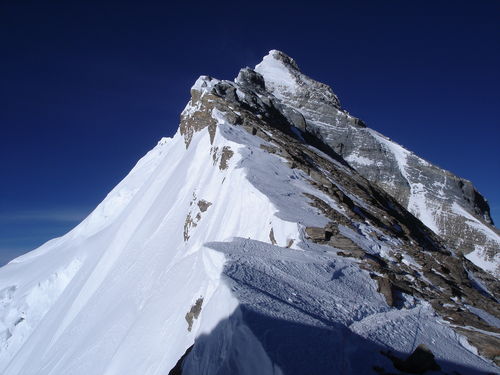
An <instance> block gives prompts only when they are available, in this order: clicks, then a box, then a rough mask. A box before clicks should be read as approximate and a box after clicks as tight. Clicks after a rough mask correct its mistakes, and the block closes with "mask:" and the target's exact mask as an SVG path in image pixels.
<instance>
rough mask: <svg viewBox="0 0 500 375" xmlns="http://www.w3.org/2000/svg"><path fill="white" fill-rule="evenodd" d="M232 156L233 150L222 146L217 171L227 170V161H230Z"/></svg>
mask: <svg viewBox="0 0 500 375" xmlns="http://www.w3.org/2000/svg"><path fill="white" fill-rule="evenodd" d="M233 155H234V152H233V150H231V148H230V147H229V146H224V147H223V148H222V155H221V158H220V164H219V169H220V170H221V171H223V170H225V169H227V167H228V164H227V163H228V161H229V159H231V158H232V157H233Z"/></svg>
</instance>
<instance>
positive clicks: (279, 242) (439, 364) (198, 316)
mask: <svg viewBox="0 0 500 375" xmlns="http://www.w3.org/2000/svg"><path fill="white" fill-rule="evenodd" d="M191 95H192V97H191V100H190V102H189V103H188V105H187V106H186V108H185V109H184V111H183V112H182V114H181V123H180V127H179V130H178V132H177V133H176V134H175V135H174V137H173V138H163V139H162V140H161V141H160V142H159V143H158V145H157V146H156V147H155V148H154V149H153V150H151V151H150V152H149V153H148V154H147V155H146V156H144V157H143V158H142V159H141V160H140V161H139V162H138V164H137V165H136V166H135V167H134V169H133V170H132V171H131V172H130V173H129V175H128V176H127V177H125V179H124V180H123V181H122V182H120V183H119V184H118V185H117V186H116V188H115V189H113V191H111V192H110V193H109V195H108V196H107V197H106V199H105V200H104V201H103V202H102V203H101V204H100V205H99V206H98V207H97V208H96V209H95V210H94V212H92V213H91V215H90V216H89V217H87V218H86V219H85V220H84V221H83V222H82V223H81V224H80V225H78V226H77V227H76V228H75V229H73V230H72V231H71V232H69V233H68V234H66V235H65V236H63V237H61V238H58V239H54V240H52V241H49V242H47V243H46V244H44V245H43V246H41V247H40V248H38V249H36V250H34V251H32V252H30V253H28V254H26V255H24V256H22V257H20V258H17V259H15V260H13V261H12V262H11V263H9V264H8V265H6V266H5V267H3V268H2V269H0V373H2V374H5V375H14V374H17V375H21V374H22V375H31V374H44V375H45V374H47V375H48V374H51V375H57V374H75V375H78V374H85V375H87V374H106V375H113V374H120V375H127V374H130V375H136V374H144V375H146V374H148V375H149V374H151V375H153V374H155V375H159V374H165V375H166V374H169V373H171V374H179V373H182V374H195V375H200V374H325V373H340V374H353V373H356V374H365V373H379V374H385V373H395V372H398V371H399V370H404V371H411V370H414V371H415V370H416V369H417V370H418V366H419V365H421V366H424V367H423V368H424V370H429V371H430V370H431V369H432V371H434V372H435V373H443V374H446V373H453V371H457V372H459V373H462V374H466V373H467V374H469V373H470V374H475V373H477V374H480V373H485V372H486V373H487V372H491V373H497V372H498V367H497V365H496V364H495V363H497V364H498V361H499V358H500V357H499V356H500V353H499V349H498V348H499V342H500V327H499V323H498V322H499V321H498V317H499V315H500V314H499V308H498V298H500V297H499V296H500V293H499V287H498V282H497V280H496V278H495V277H494V275H495V272H497V270H498V268H495V267H497V266H498V247H496V251H493V252H492V250H491V249H493V247H491V246H492V245H491V244H490V243H489V242H487V241H490V240H491V241H493V242H494V241H498V234H497V232H496V230H495V228H494V227H492V226H490V225H489V223H491V220H490V219H489V216H488V215H487V212H488V211H487V204H486V202H485V201H484V199H483V200H481V199H482V197H481V198H477V199H476V198H475V199H476V200H475V201H467V198H468V197H470V195H467V194H469V193H470V194H478V193H477V192H475V190H472V192H470V189H469V187H468V186H469V185H470V184H469V185H467V184H466V183H464V185H463V186H466V188H464V189H463V191H465V193H464V194H463V195H457V196H455V195H452V194H448V191H449V189H451V188H450V187H449V186H450V185H449V183H448V182H447V181H448V180H452V179H454V178H455V179H458V178H457V177H455V176H453V175H451V174H449V173H448V172H444V171H441V170H438V169H437V167H434V166H431V165H430V164H428V163H426V162H424V161H421V159H418V160H419V161H418V162H416V161H411V160H412V158H417V157H416V156H414V155H413V154H411V153H410V152H409V151H406V150H405V149H403V148H402V147H401V146H399V145H396V144H395V143H393V142H391V141H389V140H388V139H386V138H385V137H383V136H382V135H380V134H378V133H376V132H374V131H372V130H370V129H368V128H366V127H364V125H363V124H362V122H361V121H360V120H358V119H355V118H354V117H351V116H350V115H348V114H347V113H345V112H343V111H342V110H341V109H340V104H339V101H338V99H337V97H336V96H335V95H334V94H333V92H332V91H331V89H329V88H328V87H327V86H325V85H322V84H319V83H318V82H315V81H313V80H311V79H310V78H308V77H306V76H304V75H302V74H301V73H300V72H299V71H298V68H297V65H296V64H295V63H294V62H293V60H292V59H290V58H289V57H288V56H286V55H284V54H282V53H281V52H278V51H271V52H270V54H269V55H268V56H266V57H265V58H264V60H263V62H262V63H261V64H259V65H257V67H256V68H255V70H253V69H249V68H245V69H243V70H241V72H240V74H239V75H238V77H237V78H236V80H235V81H219V80H217V79H213V78H210V77H207V76H203V77H200V78H199V79H198V80H197V81H196V83H195V85H194V86H193V87H192V89H191ZM342 127H346V128H347V127H352V128H353V129H358V130H349V132H351V133H349V134H351V135H349V136H347V135H344V137H345V138H346V139H351V141H350V143H348V142H347V141H344V142H342V144H343V145H345V146H343V147H341V148H343V149H342V150H339V147H338V140H337V136H338V134H339V133H342V132H343V130H342ZM349 129H350V128H349ZM344 133H345V134H347V133H348V131H344ZM363 134H365V135H366V137H367V139H368V141H366V142H364V143H363V142H362V140H361V138H362V137H363ZM354 138H356V139H360V142H362V143H361V144H358V143H356V142H354V141H352V139H354ZM375 142H376V145H375V146H374V147H375V150H376V151H373V152H370V151H369V149H370V147H372V145H373V143H375ZM358 146H359V148H358V149H356V147H358ZM347 149H348V150H349V151H346V150H347ZM335 150H337V151H340V152H338V153H336V152H335ZM382 155H385V156H382ZM341 156H344V158H345V159H343V158H342V157H341ZM384 157H385V158H386V159H387V160H389V162H386V160H385V159H384ZM378 163H381V164H380V166H379V165H378ZM394 163H396V164H395V165H394ZM419 163H420V164H419ZM421 163H426V164H425V167H426V168H428V169H429V170H432V171H433V173H436V174H439V173H441V172H442V173H445V180H444V182H443V181H442V180H441V179H438V178H436V180H435V181H436V182H435V183H437V184H442V186H441V185H440V186H441V190H439V191H441V192H439V193H436V191H437V189H434V193H435V194H437V196H439V195H443V196H445V195H446V199H445V198H444V197H442V198H443V199H442V200H439V199H437V198H436V197H433V198H432V199H430V198H428V195H429V194H428V190H429V187H428V186H427V185H426V184H427V183H428V182H429V181H428V180H427V179H421V180H418V178H417V177H418V176H417V175H423V172H422V173H421V172H418V173H417V172H416V170H417V169H418V168H423V167H422V165H424V164H421ZM389 164H391V165H389ZM375 166H379V167H380V168H379V169H378V170H377V168H375ZM353 167H354V168H353ZM370 170H372V171H373V170H377V171H376V172H373V173H375V175H371V174H370V172H368V171H370ZM395 170H397V171H399V175H397V174H396V173H395V172H394V171H395ZM396 175H397V176H396ZM401 178H404V179H405V181H406V182H405V183H403V187H398V186H399V185H398V184H399V183H400V181H399V180H398V179H401ZM428 178H430V177H428ZM453 181H455V180H453ZM460 181H463V180H460ZM391 184H392V185H391ZM391 186H393V188H391ZM398 189H400V190H398ZM405 189H406V190H405ZM472 189H473V188H472ZM405 194H406V195H405ZM405 196H406V198H405ZM422 197H423V198H422ZM479 197H480V196H479ZM438 198H439V197H438ZM463 200H465V201H467V202H469V203H468V204H465V203H464V202H463ZM445 201H446V202H445ZM477 202H482V203H481V204H484V205H485V206H481V204H479V203H477ZM448 204H449V207H451V208H450V210H448V209H447V207H448ZM432 207H434V208H432ZM406 208H408V210H409V211H410V212H413V213H414V214H415V215H416V216H417V217H418V219H420V220H422V221H420V220H418V219H417V218H415V217H414V216H413V215H412V214H410V213H409V212H408V211H407V209H406ZM438 211H439V212H445V211H446V215H447V216H446V217H448V218H449V217H451V216H452V214H453V215H455V216H456V217H459V218H460V220H459V221H460V222H461V223H462V224H463V223H466V225H468V226H469V227H470V228H471V229H470V233H471V234H470V237H469V235H468V234H467V237H462V242H463V243H470V244H473V246H475V250H474V251H473V252H472V253H471V252H469V250H467V249H461V248H458V247H453V246H452V243H451V242H450V241H449V240H448V239H447V233H450V232H443V231H444V229H443V228H448V226H450V225H451V224H450V223H451V221H446V220H445V219H443V216H440V214H437V213H436V212H438ZM443 215H444V214H443ZM445 221H446V223H447V224H446V223H445ZM457 222H458V221H457ZM424 224H425V225H424ZM426 225H427V226H426ZM485 228H486V229H485ZM447 230H448V229H447ZM457 230H460V231H462V232H463V228H462V229H457ZM479 232H481V233H487V234H485V236H486V237H487V239H488V240H484V242H480V236H479V235H475V234H474V233H476V234H477V233H479ZM443 233H444V234H443ZM467 233H469V232H467ZM439 235H443V237H444V239H443V238H442V237H440V236H439ZM495 236H496V237H495ZM497 243H498V242H497ZM490 245H491V246H490ZM457 246H458V245H457ZM460 246H461V245H460ZM461 253H467V257H468V258H469V259H470V260H471V261H472V262H471V261H469V260H468V259H467V258H465V257H463V256H462V255H461ZM471 254H472V255H471ZM495 262H497V263H496V264H495ZM478 266H479V267H478ZM481 267H484V268H486V271H488V272H486V271H485V270H483V269H482V268H481ZM422 345H425V347H423V346H422ZM417 348H418V349H417ZM422 348H423V349H422ZM416 349H417V351H416V352H415V353H416V354H415V355H414V357H412V358H427V360H423V359H419V360H417V361H416V362H418V363H417V364H415V363H414V362H415V361H412V360H411V358H410V359H408V360H406V359H407V357H408V356H409V355H410V354H411V353H413V352H414V351H415V350H416ZM429 350H430V352H432V354H429ZM422 353H424V354H422ZM429 356H430V358H431V359H430V360H429ZM432 356H434V358H435V362H434V360H433V359H432ZM415 366H417V367H415ZM395 367H396V368H395Z"/></svg>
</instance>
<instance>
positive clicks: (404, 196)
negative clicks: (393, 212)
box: [255, 50, 500, 277]
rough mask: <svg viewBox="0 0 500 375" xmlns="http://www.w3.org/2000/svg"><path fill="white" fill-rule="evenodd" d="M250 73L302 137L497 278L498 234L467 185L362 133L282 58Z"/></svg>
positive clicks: (275, 56) (326, 90)
mask: <svg viewBox="0 0 500 375" xmlns="http://www.w3.org/2000/svg"><path fill="white" fill-rule="evenodd" d="M255 70H256V71H257V72H258V73H260V74H261V75H262V76H263V79H264V81H265V85H266V88H267V89H268V90H269V91H270V92H272V93H273V94H274V95H275V96H276V98H278V99H279V100H280V101H281V102H282V104H283V105H285V106H288V107H290V108H293V109H294V110H296V111H297V112H299V113H300V114H302V115H303V117H304V120H303V124H302V125H301V128H302V129H303V130H304V131H307V132H310V133H314V134H316V135H317V136H318V137H319V138H321V139H322V140H324V141H325V142H326V143H327V144H328V145H330V146H331V147H332V148H333V149H334V150H335V151H336V152H338V153H339V154H340V155H341V156H342V157H344V158H345V160H347V161H348V162H349V164H350V165H352V166H353V167H354V168H355V169H356V170H357V171H358V172H359V173H361V174H362V175H363V176H364V177H366V178H367V179H369V180H370V181H373V182H375V183H377V184H378V185H379V186H381V187H382V188H383V189H385V190H386V191H387V192H388V193H389V194H391V195H392V196H393V197H394V198H396V199H397V200H398V202H399V203H401V204H402V205H403V206H405V207H406V208H407V209H408V210H409V211H410V212H411V213H412V214H414V215H415V216H416V217H417V218H419V219H420V220H421V221H422V222H423V223H424V224H425V225H427V226H428V227H429V228H430V229H432V230H433V231H434V232H435V233H436V234H439V235H440V236H442V237H443V238H444V239H445V241H446V242H447V243H448V245H449V246H450V247H451V248H452V249H456V250H457V251H459V252H463V253H464V254H467V255H466V256H467V257H468V258H469V259H470V260H471V261H473V262H474V263H475V264H476V265H478V266H479V267H482V268H483V269H485V270H487V271H489V272H491V273H492V274H494V275H496V276H497V277H498V276H500V253H499V249H500V233H499V232H498V229H496V228H495V227H494V226H493V221H492V220H491V217H490V211H489V206H488V203H487V202H486V200H485V199H484V198H483V197H482V196H481V194H479V193H478V192H477V191H476V189H475V188H474V186H473V185H472V184H471V182H470V181H467V180H464V179H461V178H459V177H457V176H455V175H453V174H452V173H450V172H448V171H445V170H443V169H441V168H439V167H437V166H435V165H432V164H430V163H428V162H427V161H425V160H423V159H422V158H420V157H418V156H417V155H415V154H414V153H412V152H410V151H408V150H406V149H405V148H403V147H402V146H400V145H398V144H397V143H395V142H393V141H391V140H390V139H388V138H386V137H384V136H383V135H381V134H379V133H377V132H375V131H374V130H371V129H369V128H367V127H366V126H365V125H364V123H363V122H362V121H361V120H359V119H357V118H355V117H353V116H351V115H349V114H348V113H347V112H346V111H344V110H343V109H342V108H341V106H340V102H339V100H338V98H337V96H336V95H335V94H334V93H333V91H332V89H331V88H330V87H328V86H327V85H325V84H323V83H320V82H317V81H315V80H313V79H311V78H309V77H307V76H306V75H304V74H302V73H301V72H300V70H299V68H298V66H297V64H296V62H295V61H294V60H293V59H291V58H290V57H288V56H286V55H285V54H283V53H282V52H280V51H276V50H273V51H270V53H269V54H268V55H267V56H265V57H264V59H263V60H262V62H261V63H260V64H258V65H257V66H256V67H255ZM384 110H387V109H384ZM457 207H460V208H459V209H456V208H457ZM471 218H472V219H471Z"/></svg>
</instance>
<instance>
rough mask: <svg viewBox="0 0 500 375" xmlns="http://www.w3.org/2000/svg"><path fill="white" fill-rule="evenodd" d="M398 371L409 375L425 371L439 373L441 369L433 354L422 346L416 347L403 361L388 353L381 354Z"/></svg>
mask: <svg viewBox="0 0 500 375" xmlns="http://www.w3.org/2000/svg"><path fill="white" fill-rule="evenodd" d="M383 354H384V355H386V356H387V357H388V358H389V359H390V360H391V361H392V363H393V365H394V367H395V368H397V369H398V370H400V371H403V372H406V373H410V374H423V373H425V372H427V371H439V370H441V367H439V365H438V364H437V362H436V360H435V358H434V354H432V352H431V351H430V350H429V348H427V347H426V346H425V345H424V344H420V345H419V346H417V348H416V349H415V351H414V352H413V353H412V354H411V355H410V356H409V357H408V358H406V359H405V360H402V359H400V358H398V357H396V356H395V355H393V354H391V353H389V352H383Z"/></svg>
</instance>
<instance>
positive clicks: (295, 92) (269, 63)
mask: <svg viewBox="0 0 500 375" xmlns="http://www.w3.org/2000/svg"><path fill="white" fill-rule="evenodd" d="M255 71H256V72H257V73H259V74H261V75H262V76H263V77H264V81H265V84H266V89H267V90H268V91H270V92H271V93H272V94H273V95H274V96H276V97H277V98H278V99H281V100H287V101H289V102H290V103H289V104H291V105H292V106H294V107H297V108H298V109H304V110H313V111H318V110H322V109H323V108H321V107H323V106H325V105H326V106H331V107H334V108H337V109H338V108H340V102H339V99H338V97H337V95H335V94H334V92H333V91H332V89H331V88H330V87H329V86H328V85H325V84H323V83H320V82H318V81H315V80H314V79H312V78H310V77H308V76H306V75H305V74H303V73H301V71H300V69H299V66H298V65H297V63H296V62H295V60H294V59H292V58H291V57H289V56H288V55H286V54H285V53H283V52H281V51H277V50H271V51H269V53H268V54H267V55H266V56H264V58H263V59H262V62H260V63H259V64H257V65H256V66H255ZM306 99H308V100H306Z"/></svg>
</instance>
